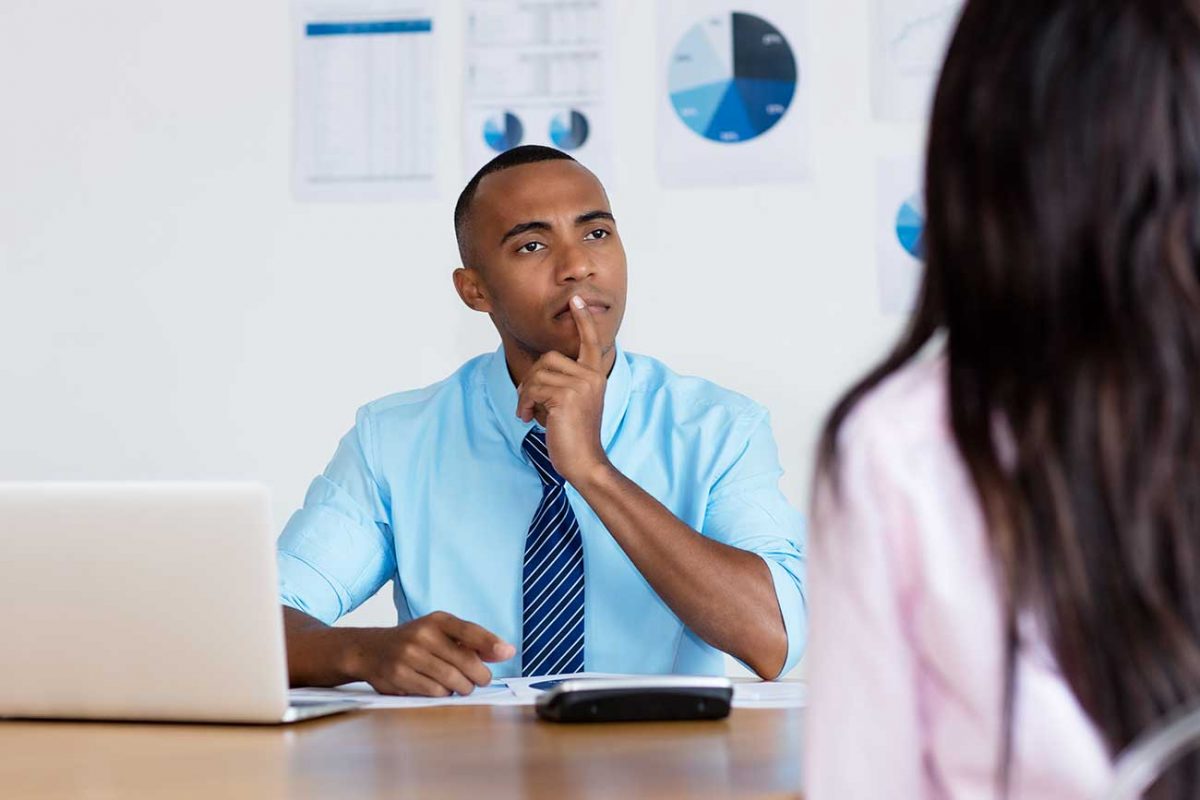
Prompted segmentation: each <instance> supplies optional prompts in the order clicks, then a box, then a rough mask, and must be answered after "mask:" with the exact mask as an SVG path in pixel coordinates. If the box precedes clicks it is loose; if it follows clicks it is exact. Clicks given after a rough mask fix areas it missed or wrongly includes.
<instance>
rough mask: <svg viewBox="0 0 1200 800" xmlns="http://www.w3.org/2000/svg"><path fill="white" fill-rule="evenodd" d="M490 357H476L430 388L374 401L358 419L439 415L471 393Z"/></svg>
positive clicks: (407, 391)
mask: <svg viewBox="0 0 1200 800" xmlns="http://www.w3.org/2000/svg"><path fill="white" fill-rule="evenodd" d="M490 357H491V354H490V353H484V354H482V355H479V356H476V357H475V358H472V359H471V360H469V361H467V362H466V363H465V364H463V365H462V366H461V367H459V368H458V369H457V370H455V371H454V372H453V373H452V374H450V375H448V376H446V377H445V378H443V379H441V380H440V381H438V382H436V383H431V384H429V385H428V386H422V387H421V388H419V389H407V390H404V391H400V392H393V393H392V394H389V395H385V396H383V397H380V398H378V399H376V400H372V401H371V402H369V403H367V404H366V405H364V406H363V407H362V408H361V409H359V417H360V418H361V417H363V416H367V417H370V418H371V419H372V420H373V421H380V420H388V419H397V420H398V419H405V418H414V417H422V416H424V415H427V414H437V413H440V412H441V411H443V410H444V409H445V408H446V406H447V404H452V403H457V402H459V401H460V400H461V398H463V397H465V396H466V395H467V394H468V393H469V392H470V391H471V387H472V386H473V385H474V384H475V383H477V382H478V381H479V380H480V372H481V368H482V366H483V363H484V362H485V361H486V360H487V359H488V358H490Z"/></svg>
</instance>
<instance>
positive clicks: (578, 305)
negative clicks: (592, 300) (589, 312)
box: [571, 295, 587, 311]
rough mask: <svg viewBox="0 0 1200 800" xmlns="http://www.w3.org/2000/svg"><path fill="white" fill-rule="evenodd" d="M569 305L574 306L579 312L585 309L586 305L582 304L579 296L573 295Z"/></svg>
mask: <svg viewBox="0 0 1200 800" xmlns="http://www.w3.org/2000/svg"><path fill="white" fill-rule="evenodd" d="M571 305H573V306H575V307H576V308H578V309H579V310H580V311H582V310H583V309H585V308H587V303H585V302H583V298H582V297H580V296H579V295H575V296H574V297H572V298H571Z"/></svg>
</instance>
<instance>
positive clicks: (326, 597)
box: [276, 550, 342, 625]
mask: <svg viewBox="0 0 1200 800" xmlns="http://www.w3.org/2000/svg"><path fill="white" fill-rule="evenodd" d="M276 560H277V563H278V565H279V602H280V603H282V604H283V605H285V606H289V607H291V608H294V609H296V610H297V611H300V612H303V613H305V614H308V615H309V616H310V617H313V618H314V619H319V620H320V621H321V622H324V623H325V624H326V625H332V624H333V623H335V622H337V621H338V619H339V618H340V617H341V616H342V601H341V598H340V597H339V595H338V591H337V588H336V587H334V585H333V584H332V583H331V582H330V581H329V579H328V578H326V577H325V576H324V575H322V574H321V572H320V571H319V570H317V569H316V568H315V567H313V566H312V565H311V564H309V563H308V562H307V561H305V560H304V559H302V558H300V557H299V556H294V555H292V554H291V553H288V552H284V551H283V550H280V551H278V555H277V559H276Z"/></svg>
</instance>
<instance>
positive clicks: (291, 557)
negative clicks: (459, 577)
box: [278, 409, 396, 625]
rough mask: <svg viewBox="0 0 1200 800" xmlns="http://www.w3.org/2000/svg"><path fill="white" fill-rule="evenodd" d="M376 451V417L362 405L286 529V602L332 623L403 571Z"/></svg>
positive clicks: (281, 546) (281, 551)
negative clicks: (373, 430) (398, 570)
mask: <svg viewBox="0 0 1200 800" xmlns="http://www.w3.org/2000/svg"><path fill="white" fill-rule="evenodd" d="M371 456H372V445H371V420H370V415H369V412H368V411H367V410H366V409H363V410H360V411H359V413H358V417H357V420H356V422H355V426H354V428H353V429H352V430H351V431H350V432H349V433H347V434H346V435H345V436H344V437H343V438H342V441H341V444H340V445H339V446H338V449H337V452H336V453H335V454H334V456H333V460H332V461H330V462H329V466H328V467H326V468H325V472H324V473H322V474H321V475H319V476H318V477H317V478H316V479H315V480H314V481H313V482H312V484H311V485H310V486H309V488H308V493H307V494H306V495H305V498H304V507H303V508H301V509H300V510H299V511H297V512H296V513H295V514H293V515H292V517H291V519H290V520H288V523H287V525H286V526H285V527H284V529H283V533H282V534H281V535H280V537H279V543H278V562H279V597H280V602H281V603H283V604H284V605H286V606H290V607H292V608H295V609H297V610H299V611H302V612H304V613H305V614H308V615H309V616H312V617H315V618H316V619H319V620H321V621H322V622H324V623H326V624H329V625H332V624H333V623H334V622H336V621H337V620H338V619H339V618H340V617H342V616H344V615H345V614H348V613H350V612H351V611H353V610H354V609H355V608H357V607H358V606H359V605H361V604H362V603H363V602H365V601H366V600H367V599H368V598H370V597H371V596H372V595H374V594H375V593H376V592H377V591H379V589H380V587H382V586H383V585H384V584H385V583H387V581H388V580H390V579H391V578H392V577H394V575H395V573H396V559H395V544H394V542H393V541H392V533H391V527H390V525H389V522H388V516H389V515H388V513H387V505H386V502H385V498H384V496H383V492H382V491H381V488H380V486H379V484H378V482H377V480H376V477H375V472H374V471H373V470H372V468H371Z"/></svg>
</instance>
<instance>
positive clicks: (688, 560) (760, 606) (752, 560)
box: [573, 464, 788, 678]
mask: <svg viewBox="0 0 1200 800" xmlns="http://www.w3.org/2000/svg"><path fill="white" fill-rule="evenodd" d="M573 485H574V486H575V489H576V490H577V491H578V492H579V493H580V495H582V496H583V498H584V500H586V501H587V503H588V505H589V506H591V508H592V510H593V511H595V512H596V515H597V516H598V517H599V518H600V520H601V521H602V522H603V523H604V525H605V527H606V528H608V530H609V532H610V533H611V534H612V536H613V538H614V539H615V540H616V541H617V544H619V545H620V546H621V549H622V550H624V551H625V554H626V555H628V556H629V558H630V560H632V561H633V563H634V565H635V566H636V567H637V568H638V570H639V571H640V572H641V573H642V575H643V576H645V578H646V580H647V581H649V582H650V585H651V586H652V587H654V590H655V591H656V592H657V593H658V595H659V596H660V597H661V598H662V599H663V601H664V602H665V603H666V604H667V605H668V606H670V607H671V610H672V611H674V612H675V614H676V615H677V616H678V617H679V618H680V619H681V620H682V621H683V623H684V624H685V625H687V626H688V628H690V629H691V630H692V631H694V632H695V633H696V634H697V635H698V636H700V638H702V639H703V640H704V641H706V642H708V643H709V644H711V645H712V646H713V647H716V648H718V649H720V650H723V651H725V652H727V653H730V654H731V655H733V656H735V657H737V658H739V659H741V660H742V661H743V662H745V663H746V664H747V665H748V666H750V668H751V669H753V670H754V671H755V672H756V673H758V674H759V675H760V676H761V677H763V678H775V677H777V676H778V675H779V673H780V671H781V670H782V669H783V665H784V663H785V662H786V660H787V651H788V641H787V629H786V627H785V625H784V622H783V615H782V613H781V612H780V610H779V600H778V598H777V597H776V596H775V584H774V581H773V580H772V578H771V571H770V569H769V568H768V567H767V564H766V562H765V561H763V559H762V558H760V557H759V556H757V555H755V554H754V553H750V552H747V551H745V550H740V549H738V548H736V547H730V546H729V545H726V544H722V543H720V542H717V541H714V540H712V539H709V538H708V537H707V536H703V535H701V534H700V533H697V532H696V531H695V530H693V529H692V528H690V527H689V526H687V525H686V524H684V523H683V522H681V521H680V520H679V519H678V518H677V517H676V516H675V515H674V514H672V513H671V512H670V511H669V510H668V509H667V508H666V507H664V506H663V505H662V504H661V503H659V502H658V501H657V500H655V499H654V498H653V497H651V496H650V495H649V494H647V493H646V492H645V491H644V490H643V489H642V488H641V487H640V486H638V485H637V484H636V483H634V482H633V481H631V480H629V478H627V477H625V476H624V475H623V474H621V472H620V471H619V470H617V469H616V468H615V467H613V466H611V465H609V464H606V465H604V466H603V467H601V468H597V469H596V470H594V471H592V472H591V473H589V475H588V476H587V477H585V478H583V479H582V480H581V481H580V482H579V483H575V484H573Z"/></svg>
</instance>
